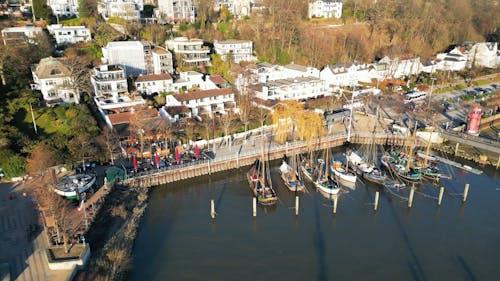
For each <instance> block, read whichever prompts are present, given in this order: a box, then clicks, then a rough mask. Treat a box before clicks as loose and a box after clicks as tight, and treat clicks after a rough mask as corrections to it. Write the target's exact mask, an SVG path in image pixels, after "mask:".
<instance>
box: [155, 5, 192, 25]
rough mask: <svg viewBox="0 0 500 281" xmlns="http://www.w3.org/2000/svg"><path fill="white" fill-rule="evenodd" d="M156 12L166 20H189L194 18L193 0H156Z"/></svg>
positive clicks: (176, 21)
mask: <svg viewBox="0 0 500 281" xmlns="http://www.w3.org/2000/svg"><path fill="white" fill-rule="evenodd" d="M158 12H159V14H160V16H161V17H162V18H164V19H166V20H167V21H168V22H175V23H178V22H190V23H193V22H194V20H195V15H196V13H195V12H196V9H195V6H194V0H158Z"/></svg>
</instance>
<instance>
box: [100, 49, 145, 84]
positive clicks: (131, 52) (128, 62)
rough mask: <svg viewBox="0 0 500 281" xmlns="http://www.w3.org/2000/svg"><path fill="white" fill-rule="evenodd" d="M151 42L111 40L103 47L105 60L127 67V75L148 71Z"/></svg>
mask: <svg viewBox="0 0 500 281" xmlns="http://www.w3.org/2000/svg"><path fill="white" fill-rule="evenodd" d="M150 48H151V47H150V45H149V44H144V43H143V42H141V41H115V42H109V43H108V44H107V45H106V47H103V48H102V55H103V61H105V62H106V63H107V64H111V65H119V66H121V67H123V68H124V69H125V73H126V75H127V76H128V75H139V74H146V73H148V66H147V62H146V61H147V59H146V57H147V56H148V52H149V50H150Z"/></svg>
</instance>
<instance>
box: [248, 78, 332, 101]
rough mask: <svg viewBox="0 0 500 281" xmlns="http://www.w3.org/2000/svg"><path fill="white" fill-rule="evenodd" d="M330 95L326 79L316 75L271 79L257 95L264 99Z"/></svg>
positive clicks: (301, 98) (296, 98)
mask: <svg viewBox="0 0 500 281" xmlns="http://www.w3.org/2000/svg"><path fill="white" fill-rule="evenodd" d="M328 95H330V91H329V90H328V85H327V84H326V82H325V81H323V80H320V79H319V78H314V77H296V78H291V79H280V80H274V81H269V82H268V83H267V84H265V85H263V86H262V91H260V92H256V93H255V96H256V97H258V98H261V99H263V100H306V99H310V98H318V97H324V96H328Z"/></svg>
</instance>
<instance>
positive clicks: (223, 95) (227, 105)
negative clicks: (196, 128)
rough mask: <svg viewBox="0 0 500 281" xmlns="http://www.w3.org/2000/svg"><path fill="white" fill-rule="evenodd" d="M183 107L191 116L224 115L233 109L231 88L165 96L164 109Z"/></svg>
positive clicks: (233, 102)
mask: <svg viewBox="0 0 500 281" xmlns="http://www.w3.org/2000/svg"><path fill="white" fill-rule="evenodd" d="M173 106H175V107H179V106H185V107H187V108H189V109H190V111H191V114H192V116H197V115H209V116H212V115H213V114H214V113H219V114H224V113H225V111H227V110H228V109H234V108H235V106H236V102H235V99H234V93H233V91H232V89H231V88H224V89H212V90H200V91H195V92H189V93H184V94H176V95H168V96H166V104H165V108H166V109H168V108H169V107H173Z"/></svg>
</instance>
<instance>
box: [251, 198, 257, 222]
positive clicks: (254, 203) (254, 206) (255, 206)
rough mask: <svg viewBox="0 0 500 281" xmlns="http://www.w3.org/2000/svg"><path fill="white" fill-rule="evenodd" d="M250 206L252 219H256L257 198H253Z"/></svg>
mask: <svg viewBox="0 0 500 281" xmlns="http://www.w3.org/2000/svg"><path fill="white" fill-rule="evenodd" d="M252 205H253V207H252V215H253V216H254V217H256V216H257V197H255V196H254V197H253V204H252Z"/></svg>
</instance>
